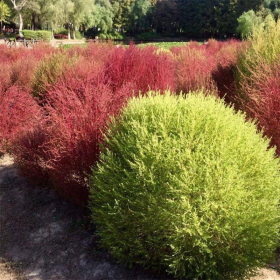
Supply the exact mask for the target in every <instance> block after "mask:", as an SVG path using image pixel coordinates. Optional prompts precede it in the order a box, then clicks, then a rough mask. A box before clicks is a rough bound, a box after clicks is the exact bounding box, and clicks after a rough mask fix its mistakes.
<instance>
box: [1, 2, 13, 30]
mask: <svg viewBox="0 0 280 280" xmlns="http://www.w3.org/2000/svg"><path fill="white" fill-rule="evenodd" d="M10 16H11V9H10V8H9V6H8V5H7V4H6V3H5V2H4V1H3V0H1V1H0V31H1V30H2V24H3V23H7V22H8V19H9V18H10Z"/></svg>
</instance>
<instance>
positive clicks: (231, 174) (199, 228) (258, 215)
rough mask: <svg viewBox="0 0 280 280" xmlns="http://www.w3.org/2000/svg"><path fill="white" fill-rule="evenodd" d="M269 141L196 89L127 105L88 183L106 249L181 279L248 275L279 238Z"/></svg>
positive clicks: (274, 161) (274, 163)
mask: <svg viewBox="0 0 280 280" xmlns="http://www.w3.org/2000/svg"><path fill="white" fill-rule="evenodd" d="M268 144H269V141H268V140H266V139H263V138H262V137H261V135H260V134H257V129H256V126H255V125H254V124H253V123H251V122H246V121H245V116H244V115H242V114H241V113H238V114H236V113H235V111H234V109H233V108H230V107H226V106H225V105H224V103H223V101H221V100H216V99H215V98H214V97H211V96H207V97H205V96H203V95H202V93H200V94H188V95H187V97H184V96H182V95H181V96H179V97H178V96H172V95H170V94H169V93H168V92H167V93H166V94H165V95H164V96H161V95H159V94H153V93H150V94H148V97H139V98H138V99H137V98H136V99H133V100H131V101H129V103H128V107H127V108H126V109H125V110H124V111H123V113H122V115H121V116H120V117H119V119H118V120H117V121H114V120H113V123H112V124H111V125H110V127H109V129H108V132H107V136H106V138H105V143H104V146H103V147H102V153H101V156H100V163H99V164H98V166H97V167H96V168H95V169H94V170H93V176H92V177H91V203H90V208H91V210H92V213H93V214H92V217H93V220H94V222H95V223H96V225H97V228H98V232H99V234H100V236H101V237H102V243H103V245H104V246H105V247H106V248H108V249H109V250H110V252H111V253H112V255H113V256H114V257H116V258H117V259H119V260H121V261H122V262H124V263H126V264H132V263H138V264H141V265H143V266H144V267H149V268H153V269H166V270H167V271H169V272H170V273H172V274H175V275H176V276H178V277H184V279H186V278H188V279H231V278H234V279H236V278H238V277H242V276H244V275H249V274H250V272H251V271H253V270H254V269H255V268H257V267H261V266H262V265H263V264H264V263H265V262H266V261H267V260H268V259H269V258H270V257H271V255H272V252H273V250H274V249H275V248H276V247H277V244H278V238H279V208H278V203H279V190H280V180H279V171H278V170H279V161H278V160H277V159H274V150H273V149H269V150H268Z"/></svg>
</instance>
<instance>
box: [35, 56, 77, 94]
mask: <svg viewBox="0 0 280 280" xmlns="http://www.w3.org/2000/svg"><path fill="white" fill-rule="evenodd" d="M78 59H79V58H78V56H77V55H74V56H69V54H68V53H67V52H62V51H60V52H57V53H55V54H52V55H51V56H49V57H47V58H45V59H43V60H42V61H41V62H40V64H39V65H38V66H37V67H36V69H35V71H34V72H35V73H34V75H33V79H32V84H31V93H32V94H33V96H35V97H39V98H40V99H43V98H44V96H45V94H46V92H47V91H48V90H49V88H50V86H52V85H54V84H55V83H56V81H57V80H58V78H59V77H61V76H63V74H64V73H66V72H67V70H68V68H71V66H73V64H75V63H76V62H77V61H78Z"/></svg>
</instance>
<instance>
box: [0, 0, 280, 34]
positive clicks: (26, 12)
mask: <svg viewBox="0 0 280 280" xmlns="http://www.w3.org/2000/svg"><path fill="white" fill-rule="evenodd" d="M249 11H250V12H249ZM244 12H245V13H247V15H246V19H244V18H243V25H244V22H245V23H246V24H247V25H246V24H245V26H247V27H248V22H250V21H251V23H252V22H254V21H255V20H256V18H255V17H258V18H259V19H258V20H260V18H264V17H266V16H267V15H268V14H271V15H273V16H274V17H275V18H276V17H278V16H279V14H280V0H0V23H1V26H2V25H3V24H4V23H5V22H7V21H13V22H16V23H17V24H18V25H19V27H20V29H21V28H29V29H50V30H55V29H57V28H58V27H64V28H66V29H67V30H68V36H70V33H71V34H72V35H73V37H75V32H76V30H82V31H85V30H91V31H94V32H95V33H96V34H97V33H98V32H99V33H103V34H111V33H114V34H124V35H128V36H135V35H137V34H142V33H151V32H154V33H159V34H162V35H168V36H186V37H190V38H208V37H225V36H227V37H231V36H233V35H235V34H236V33H237V32H236V29H237V27H238V18H240V16H241V15H242V14H243V13H244ZM248 12H249V14H248ZM243 17H244V16H243ZM239 25H240V20H239ZM241 25H242V21H241ZM94 32H92V33H94Z"/></svg>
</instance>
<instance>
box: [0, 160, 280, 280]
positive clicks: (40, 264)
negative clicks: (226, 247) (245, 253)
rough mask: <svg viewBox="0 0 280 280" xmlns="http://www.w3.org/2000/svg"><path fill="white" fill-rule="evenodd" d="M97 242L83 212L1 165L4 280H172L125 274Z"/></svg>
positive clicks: (0, 275)
mask: <svg viewBox="0 0 280 280" xmlns="http://www.w3.org/2000/svg"><path fill="white" fill-rule="evenodd" d="M97 241H98V238H97V237H96V235H95V232H94V228H93V226H92V225H90V223H89V221H88V220H87V218H86V217H85V216H84V215H83V214H82V213H81V211H80V210H79V209H77V208H75V207H74V206H73V205H72V204H70V203H68V202H65V201H63V200H61V199H60V198H58V197H57V196H56V195H55V194H54V193H53V192H52V191H50V190H46V189H40V188H38V187H34V186H32V185H31V184H29V183H28V182H27V181H26V180H25V179H23V178H21V177H20V176H18V174H17V170H16V168H15V167H14V165H13V161H12V159H11V158H10V157H8V156H5V157H4V158H2V159H0V279H1V280H15V279H16V280H25V279H28V280H29V279H30V280H31V279H32V280H35V279H36V280H37V279H38V280H50V279H59V280H63V279H67V280H83V279H86V280H117V279H120V280H152V279H158V280H159V279H170V280H171V279H173V278H171V277H169V276H168V275H154V274H152V273H151V272H147V271H144V270H142V269H141V268H139V267H134V268H133V269H131V270H130V269H127V268H124V267H122V266H121V265H118V264H116V262H115V261H114V260H113V259H112V258H110V256H109V255H108V254H107V253H106V252H104V251H102V250H100V249H99V248H98V246H97ZM261 272H262V273H263V275H260V276H258V277H256V278H253V279H251V280H264V279H271V280H273V279H280V275H279V274H277V272H276V271H275V270H273V269H264V270H262V271H261Z"/></svg>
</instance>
